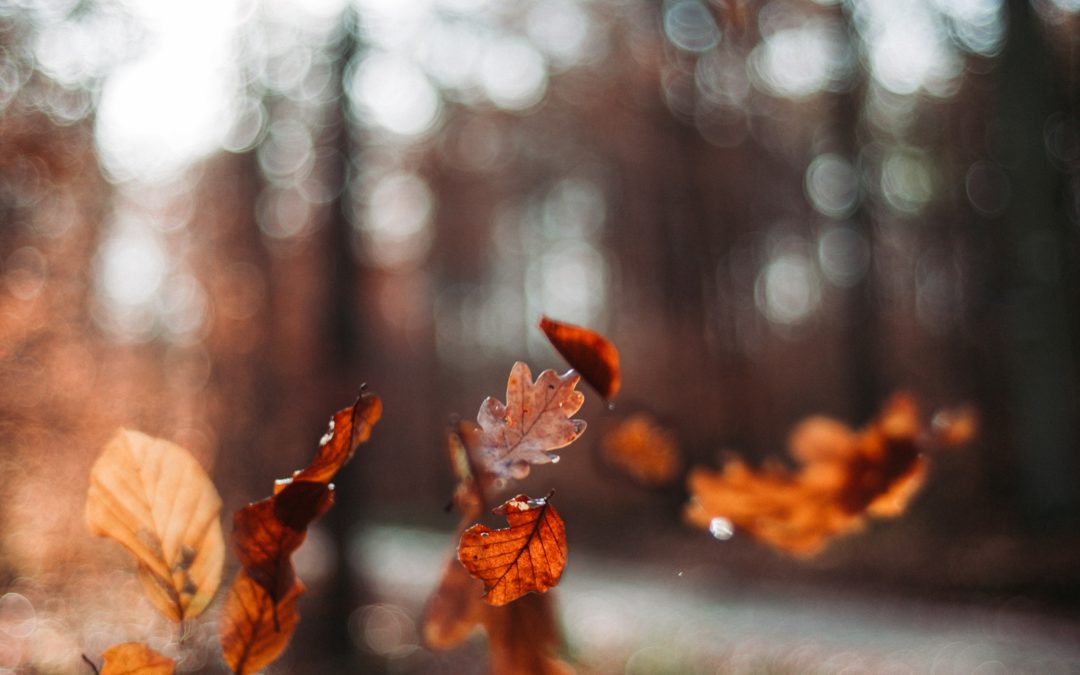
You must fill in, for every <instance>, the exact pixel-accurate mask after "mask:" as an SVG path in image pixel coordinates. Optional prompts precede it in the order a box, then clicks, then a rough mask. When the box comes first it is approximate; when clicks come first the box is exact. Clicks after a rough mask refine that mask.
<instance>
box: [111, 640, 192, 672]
mask: <svg viewBox="0 0 1080 675" xmlns="http://www.w3.org/2000/svg"><path fill="white" fill-rule="evenodd" d="M101 657H102V658H103V659H104V661H105V662H104V663H103V664H102V666H101V675H172V674H173V671H174V670H176V664H175V663H173V660H172V659H170V658H168V657H165V656H162V655H161V654H159V653H157V652H156V651H154V650H153V649H150V648H149V647H147V646H146V645H144V644H142V643H140V642H125V643H123V644H119V645H113V646H112V647H109V648H108V649H106V650H105V651H104V652H102V654H101Z"/></svg>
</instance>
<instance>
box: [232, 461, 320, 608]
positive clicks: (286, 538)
mask: <svg viewBox="0 0 1080 675" xmlns="http://www.w3.org/2000/svg"><path fill="white" fill-rule="evenodd" d="M333 504H334V493H333V491H332V490H331V488H330V486H328V485H327V484H325V483H314V482H310V481H293V482H292V483H289V484H288V485H287V486H285V488H284V489H283V490H282V491H281V492H279V493H278V494H276V495H274V496H273V497H269V498H267V499H264V500H262V501H260V502H255V503H254V504H249V505H247V506H245V507H244V508H242V509H240V510H239V511H237V512H236V513H235V514H233V533H232V540H233V548H234V549H235V550H236V556H237V558H239V559H240V564H241V565H243V566H244V569H245V570H246V571H247V573H248V575H249V576H250V577H251V579H252V580H253V581H254V582H255V583H257V584H259V585H260V586H262V587H263V588H264V589H265V590H266V591H268V592H269V593H270V595H271V597H272V598H274V599H275V600H280V599H281V598H284V597H285V596H286V595H287V594H288V593H289V592H290V590H291V589H292V588H293V587H294V586H295V583H296V573H295V571H294V570H293V566H292V562H291V556H292V554H293V552H295V551H296V550H297V549H298V548H300V545H301V544H303V543H304V539H305V538H306V537H307V528H308V525H310V524H311V523H312V522H313V521H315V520H316V519H317V518H319V517H320V516H322V515H323V514H324V513H326V512H327V511H328V510H330V507H331V506H333Z"/></svg>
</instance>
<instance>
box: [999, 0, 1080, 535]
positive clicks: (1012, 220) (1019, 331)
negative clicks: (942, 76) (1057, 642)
mask: <svg viewBox="0 0 1080 675" xmlns="http://www.w3.org/2000/svg"><path fill="white" fill-rule="evenodd" d="M1007 7H1008V15H1009V16H1008V18H1009V29H1010V34H1009V40H1008V44H1007V46H1006V50H1005V53H1004V55H1003V58H1002V64H1001V65H1002V67H1001V78H1002V79H1001V94H1000V95H1001V101H1000V106H1001V107H1000V111H1001V120H1002V128H1003V129H1004V132H1003V137H1002V138H1001V141H1002V144H1003V149H1004V155H1005V160H1006V170H1007V171H1008V173H1009V178H1010V184H1011V186H1012V194H1013V198H1012V201H1011V203H1010V205H1009V209H1008V211H1007V213H1006V217H1005V219H1004V221H1003V224H1002V227H1003V230H1002V231H1001V243H1002V249H1001V250H1000V251H999V253H1000V258H999V259H1000V260H1001V264H1002V265H1003V267H1004V269H1003V270H1002V276H1001V279H1002V291H1003V293H1002V307H1001V316H1000V321H1001V324H1002V327H1003V328H1004V333H1005V348H1006V354H1005V356H1006V361H1007V362H1006V363H1005V364H1004V365H1005V367H1006V369H1007V374H1008V377H1009V379H1010V386H1011V391H1010V397H1011V408H1012V410H1011V412H1012V431H1013V444H1014V448H1015V452H1016V453H1017V456H1018V458H1019V459H1018V461H1017V466H1018V467H1019V469H1020V475H1019V477H1018V480H1019V488H1020V496H1021V499H1022V502H1023V506H1024V511H1025V515H1026V516H1027V518H1028V520H1029V524H1030V525H1031V526H1033V527H1034V528H1036V529H1038V530H1043V529H1052V528H1054V526H1055V525H1059V524H1061V523H1062V521H1066V520H1069V519H1075V517H1076V512H1075V507H1076V505H1077V496H1078V489H1077V488H1078V485H1077V465H1078V462H1077V457H1076V453H1077V446H1076V442H1077V435H1076V432H1077V429H1076V420H1077V398H1076V368H1075V362H1074V354H1075V352H1074V347H1075V342H1074V340H1075V336H1073V335H1071V334H1070V326H1072V325H1074V324H1073V321H1072V318H1071V314H1072V312H1073V311H1075V308H1074V307H1072V306H1070V304H1069V302H1068V301H1067V298H1068V297H1069V296H1068V294H1067V289H1066V279H1067V274H1068V270H1067V265H1068V263H1069V262H1070V259H1069V258H1068V257H1067V256H1066V255H1065V252H1066V251H1068V250H1070V248H1071V247H1069V246H1068V241H1067V239H1068V236H1069V233H1068V231H1067V227H1066V226H1065V223H1066V219H1065V217H1064V213H1063V212H1062V210H1061V206H1060V198H1061V189H1062V179H1061V176H1060V174H1059V173H1058V172H1057V171H1056V170H1055V169H1054V168H1053V167H1052V166H1051V164H1050V161H1049V159H1048V157H1047V154H1046V148H1045V144H1044V138H1043V128H1044V125H1045V123H1046V120H1047V118H1048V117H1049V116H1050V115H1051V114H1052V113H1054V112H1056V111H1058V110H1060V107H1061V102H1060V101H1059V100H1058V97H1057V95H1056V92H1055V83H1054V82H1053V80H1052V73H1053V72H1054V71H1053V68H1052V67H1051V63H1050V59H1049V54H1048V53H1047V48H1046V45H1045V44H1044V40H1043V36H1042V35H1041V34H1040V31H1039V27H1038V25H1037V23H1036V22H1037V18H1036V17H1035V16H1034V14H1033V12H1032V9H1031V7H1030V5H1029V3H1028V2H1027V0H1011V1H1010V2H1009V3H1008V5H1007Z"/></svg>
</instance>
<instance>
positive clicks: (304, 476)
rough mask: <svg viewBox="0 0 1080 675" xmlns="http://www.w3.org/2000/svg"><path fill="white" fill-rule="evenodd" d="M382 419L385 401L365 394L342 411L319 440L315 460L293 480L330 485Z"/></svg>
mask: <svg viewBox="0 0 1080 675" xmlns="http://www.w3.org/2000/svg"><path fill="white" fill-rule="evenodd" d="M380 417H382V400H381V399H380V398H379V397H378V396H376V395H375V394H372V393H370V392H366V391H361V393H360V396H359V397H358V398H357V399H356V403H354V404H353V406H352V407H351V408H345V409H343V410H339V411H337V412H336V413H335V414H334V417H333V418H331V420H330V426H329V428H328V429H327V430H326V433H325V434H324V435H323V437H322V438H321V439H320V440H319V449H318V451H317V452H316V454H315V459H313V460H312V461H311V464H309V465H308V466H307V468H305V469H303V470H302V471H298V472H296V474H294V475H293V480H306V481H312V482H321V483H329V482H330V481H331V480H333V478H334V475H335V474H336V473H337V472H338V471H339V470H340V469H341V467H343V466H344V465H345V464H346V463H347V462H348V461H349V460H350V459H352V456H353V454H355V453H356V448H357V447H358V446H359V445H360V444H361V443H364V442H366V441H367V440H368V439H369V438H371V429H372V427H374V426H375V423H376V422H378V421H379V418H380Z"/></svg>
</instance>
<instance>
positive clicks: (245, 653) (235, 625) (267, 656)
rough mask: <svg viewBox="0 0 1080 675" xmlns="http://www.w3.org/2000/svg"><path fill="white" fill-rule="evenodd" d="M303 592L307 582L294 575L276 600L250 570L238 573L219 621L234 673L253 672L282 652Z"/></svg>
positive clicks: (296, 619) (224, 651)
mask: <svg viewBox="0 0 1080 675" xmlns="http://www.w3.org/2000/svg"><path fill="white" fill-rule="evenodd" d="M303 592H304V585H303V584H302V583H300V581H299V580H297V579H295V578H294V580H293V585H292V587H291V588H289V590H288V591H287V592H286V593H285V594H284V595H282V597H281V598H280V599H279V600H277V601H276V602H275V601H274V599H273V598H271V597H270V594H269V593H267V592H266V589H265V588H263V587H262V586H261V585H260V584H258V583H256V582H255V580H254V579H252V578H251V577H250V576H249V575H248V574H247V572H244V571H241V572H240V574H239V575H237V577H236V581H234V582H233V585H232V588H231V589H229V594H228V595H227V596H226V598H225V606H224V607H223V608H222V610H221V619H220V620H219V621H218V634H219V637H220V638H221V650H222V654H223V655H224V657H225V662H226V663H227V664H229V668H230V669H232V671H233V672H234V673H236V674H237V675H244V674H245V673H253V672H255V671H257V670H259V669H260V668H263V667H264V666H267V665H269V664H271V663H273V662H274V660H275V659H276V658H277V657H278V656H280V655H281V652H283V651H284V650H285V647H286V646H288V644H289V640H290V639H291V638H292V634H293V632H294V631H295V630H296V625H297V624H298V623H299V622H300V614H299V613H298V612H297V610H296V601H297V599H298V598H299V597H300V594H301V593H303Z"/></svg>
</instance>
